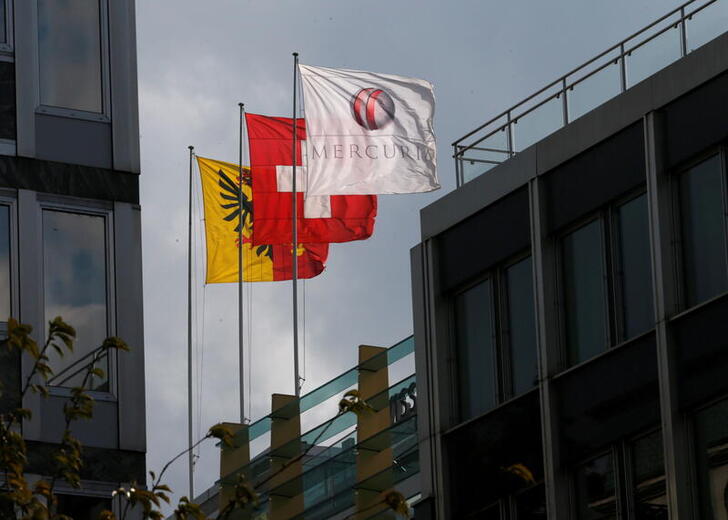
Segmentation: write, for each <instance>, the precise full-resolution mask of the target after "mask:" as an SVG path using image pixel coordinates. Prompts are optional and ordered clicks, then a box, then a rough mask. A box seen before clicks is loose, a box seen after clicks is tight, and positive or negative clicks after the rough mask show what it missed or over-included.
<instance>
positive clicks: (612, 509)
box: [575, 453, 617, 520]
mask: <svg viewBox="0 0 728 520" xmlns="http://www.w3.org/2000/svg"><path fill="white" fill-rule="evenodd" d="M615 489H616V488H615V482H614V462H613V457H612V455H611V453H609V454H606V455H602V456H601V457H597V458H595V459H592V460H590V461H589V462H587V463H586V464H583V465H581V466H579V467H578V468H577V471H576V483H575V494H576V509H577V518H579V519H580V520H611V519H616V518H617V498H616V492H615Z"/></svg>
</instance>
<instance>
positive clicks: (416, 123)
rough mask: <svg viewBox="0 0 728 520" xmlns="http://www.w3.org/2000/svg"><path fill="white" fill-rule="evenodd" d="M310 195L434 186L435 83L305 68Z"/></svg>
mask: <svg viewBox="0 0 728 520" xmlns="http://www.w3.org/2000/svg"><path fill="white" fill-rule="evenodd" d="M299 69H300V71H301V79H302V83H303V95H304V110H305V114H306V135H307V140H306V156H307V166H308V185H307V193H308V195H309V196H312V195H352V194H358V195H363V194H378V193H382V194H384V193H420V192H426V191H432V190H436V189H438V188H439V187H440V184H439V182H438V180H437V169H436V150H435V134H434V132H433V129H432V118H433V115H434V111H435V97H434V94H433V91H432V85H431V84H430V82H428V81H425V80H422V79H416V78H405V77H402V76H394V75H391V74H376V73H373V72H364V71H359V70H344V69H329V68H324V67H312V66H310V65H300V66H299Z"/></svg>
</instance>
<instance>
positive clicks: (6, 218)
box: [0, 206, 11, 321]
mask: <svg viewBox="0 0 728 520" xmlns="http://www.w3.org/2000/svg"><path fill="white" fill-rule="evenodd" d="M10 298H11V293H10V208H9V207H7V206H0V321H6V320H7V319H8V318H9V317H10V313H11V309H10V301H11V300H10Z"/></svg>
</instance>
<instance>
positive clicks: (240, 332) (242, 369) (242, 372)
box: [238, 103, 245, 424]
mask: <svg viewBox="0 0 728 520" xmlns="http://www.w3.org/2000/svg"><path fill="white" fill-rule="evenodd" d="M238 107H240V137H239V143H238V146H239V155H238V158H239V160H238V167H239V168H240V171H239V172H238V209H239V210H240V213H239V214H238V217H239V224H238V364H239V366H238V368H239V370H240V378H239V382H240V424H245V381H244V377H245V357H244V356H243V226H244V225H245V220H244V219H243V112H244V110H245V104H244V103H238Z"/></svg>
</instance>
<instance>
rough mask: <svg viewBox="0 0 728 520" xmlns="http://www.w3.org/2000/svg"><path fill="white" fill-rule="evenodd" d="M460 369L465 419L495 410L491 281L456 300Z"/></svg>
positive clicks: (461, 395) (463, 293)
mask: <svg viewBox="0 0 728 520" xmlns="http://www.w3.org/2000/svg"><path fill="white" fill-rule="evenodd" d="M455 316H456V328H457V345H458V351H457V365H458V383H459V385H460V396H459V397H460V412H461V418H462V419H468V418H471V417H475V416H477V415H480V414H482V413H484V412H486V411H488V410H490V409H491V408H493V407H494V406H495V403H496V392H495V388H496V387H495V381H494V375H495V330H494V329H495V327H494V323H493V321H494V316H493V294H492V284H491V281H490V280H486V281H484V282H482V283H480V284H478V285H476V286H475V287H473V288H471V289H468V290H467V291H465V292H462V293H460V294H459V295H458V296H457V298H456V300H455Z"/></svg>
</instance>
